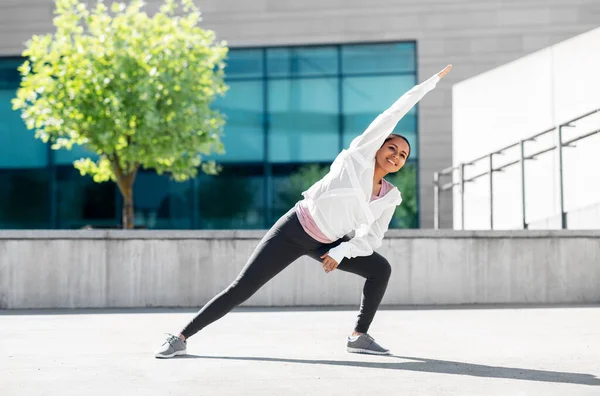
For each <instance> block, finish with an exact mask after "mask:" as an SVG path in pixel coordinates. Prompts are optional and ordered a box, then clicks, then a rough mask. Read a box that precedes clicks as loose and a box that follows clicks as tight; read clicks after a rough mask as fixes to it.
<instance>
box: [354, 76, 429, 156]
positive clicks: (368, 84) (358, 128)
mask: <svg viewBox="0 0 600 396" xmlns="http://www.w3.org/2000/svg"><path fill="white" fill-rule="evenodd" d="M343 81H344V83H343V88H342V92H343V95H344V99H343V107H344V147H348V146H349V145H350V142H351V141H352V139H354V138H355V137H356V136H358V135H360V134H361V133H363V132H364V130H365V129H367V127H368V126H369V124H370V123H371V122H372V121H373V120H374V119H375V118H377V116H378V115H379V114H381V113H382V112H383V111H385V110H386V109H387V108H388V107H389V106H391V105H392V104H393V103H394V102H395V101H396V100H397V99H398V98H399V97H400V96H402V95H403V94H404V93H405V92H406V91H408V90H409V89H411V88H412V87H413V86H414V84H415V77H414V76H383V77H346V78H344V80H343ZM416 126H417V125H416V106H415V107H413V108H412V109H411V110H410V111H409V112H408V114H406V115H405V116H404V117H403V118H402V119H401V120H400V122H398V125H397V126H396V128H395V129H394V132H395V133H399V134H401V135H404V136H406V138H407V139H408V140H409V142H410V144H411V147H412V153H411V155H410V158H411V159H412V158H417V152H418V150H417V146H416V139H415V138H416V132H417V130H416Z"/></svg>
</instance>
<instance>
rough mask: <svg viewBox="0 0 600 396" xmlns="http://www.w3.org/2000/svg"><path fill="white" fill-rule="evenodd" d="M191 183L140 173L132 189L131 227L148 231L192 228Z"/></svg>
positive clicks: (165, 176)
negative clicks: (133, 218) (133, 219)
mask: <svg viewBox="0 0 600 396" xmlns="http://www.w3.org/2000/svg"><path fill="white" fill-rule="evenodd" d="M191 188H192V183H191V181H186V182H175V181H173V180H170V176H167V175H158V174H156V173H154V172H150V171H147V172H140V173H139V174H138V175H137V177H136V179H135V184H134V187H133V202H134V210H135V226H136V227H143V228H152V229H190V228H191V227H192V199H191V198H192V196H191V195H192V194H191V192H192V190H191Z"/></svg>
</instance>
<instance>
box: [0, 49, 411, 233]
mask: <svg viewBox="0 0 600 396" xmlns="http://www.w3.org/2000/svg"><path fill="white" fill-rule="evenodd" d="M21 63H22V60H20V59H15V58H11V59H0V182H2V185H4V186H10V187H6V188H4V189H0V227H4V226H6V227H12V228H28V227H29V228H31V227H34V228H35V227H40V228H43V227H54V228H56V227H58V228H79V227H82V226H84V225H88V224H91V225H93V226H97V227H105V226H106V227H109V226H113V225H114V224H120V222H121V206H120V205H121V198H120V193H119V191H118V189H117V187H116V185H115V184H114V183H94V182H93V180H92V179H91V178H90V177H87V176H80V175H79V173H78V171H77V170H75V169H73V167H72V165H71V164H72V162H73V161H74V160H76V159H78V158H81V157H91V158H93V159H95V158H97V156H96V154H95V153H90V152H88V151H87V150H86V149H85V148H83V147H78V146H75V147H74V148H73V149H72V150H71V151H67V150H59V151H52V156H53V158H51V159H52V161H48V148H47V146H46V145H45V144H44V143H42V142H41V141H40V140H37V139H35V138H34V132H33V131H28V130H27V129H26V128H25V125H24V123H23V121H22V120H21V118H20V113H18V112H15V111H13V110H12V105H11V103H10V100H11V99H12V98H13V97H14V96H15V93H16V89H17V88H18V85H19V81H20V76H19V73H18V71H17V67H18V66H19V65H20V64H21ZM226 64H227V65H226V69H225V74H226V83H227V85H228V86H229V87H230V89H229V91H228V92H226V94H225V97H223V98H216V101H215V103H214V108H215V109H218V110H220V111H221V112H222V113H223V115H224V116H225V120H226V124H225V128H224V136H222V141H223V143H224V146H225V154H223V155H217V154H213V155H212V156H210V157H209V158H207V159H214V160H216V161H217V162H218V163H220V164H222V165H223V166H224V171H223V172H222V173H221V174H220V175H219V176H207V175H204V174H200V175H199V176H198V177H197V178H196V180H193V181H189V182H184V183H176V182H174V181H171V180H169V177H168V176H158V175H156V174H155V173H153V172H152V171H142V172H141V173H140V174H139V175H138V177H137V180H136V184H135V188H134V200H135V205H136V206H135V214H136V226H138V227H147V228H182V229H186V228H190V227H195V228H205V229H232V228H233V229H244V228H246V229H253V228H254V229H256V228H259V229H262V228H264V227H268V226H270V225H271V224H272V223H273V222H274V221H276V220H277V218H278V217H279V216H281V215H282V214H283V213H285V212H286V211H287V210H289V207H291V206H292V205H293V204H294V203H295V202H296V201H297V200H298V199H301V195H300V193H301V190H303V189H305V188H306V187H307V184H311V183H312V182H314V181H316V180H318V179H319V178H320V177H322V173H323V172H326V171H327V169H328V167H329V165H330V163H331V161H332V160H333V159H334V158H335V156H336V155H337V154H338V153H339V152H340V151H341V150H342V149H343V148H345V147H347V146H348V145H349V144H350V141H351V140H352V139H353V138H354V137H356V136H357V135H358V134H360V133H362V132H363V131H364V130H365V129H366V128H367V127H368V125H369V124H370V123H371V122H372V121H373V120H374V119H375V118H376V117H377V115H379V114H380V113H381V112H383V111H384V110H385V109H386V108H387V107H389V106H390V105H391V104H392V103H393V102H394V101H395V100H396V99H398V98H399V97H400V96H401V95H402V94H403V93H404V92H406V91H407V90H408V89H410V88H411V87H412V86H414V85H415V84H416V79H415V78H416V77H415V73H416V71H415V44H414V43H386V44H358V45H328V46H292V47H278V48H244V49H236V48H230V50H229V54H228V58H227V60H226ZM416 128H417V108H416V106H415V107H414V108H413V109H412V110H411V111H410V112H409V113H408V114H407V115H406V116H404V117H403V119H402V120H400V122H399V123H398V126H397V127H396V128H395V132H396V133H401V134H403V135H405V136H406V137H407V138H408V139H409V141H410V142H411V145H412V148H413V152H412V155H411V166H413V168H414V169H413V168H409V167H407V168H406V169H405V170H403V171H402V172H399V173H398V174H396V175H394V177H395V179H390V180H391V181H394V182H397V183H400V184H401V187H402V191H403V196H404V197H405V202H404V204H403V205H401V210H400V212H397V214H396V216H395V217H394V219H393V221H392V224H391V227H401V228H404V227H414V226H415V224H418V222H416V219H418V208H417V205H416V201H415V200H414V199H412V200H411V199H410V197H411V195H412V196H415V197H416V191H418V186H417V180H416V177H415V176H414V175H416V173H415V172H416V168H415V167H416V166H417V165H418V160H417V155H418V139H417V129H416ZM265 139H266V140H265ZM265 143H266V148H267V149H268V158H267V157H266V154H267V153H266V152H265ZM16 148H21V149H23V150H22V151H17V150H16ZM415 160H417V161H415ZM49 162H53V163H54V164H56V165H57V166H56V167H48V163H49ZM36 167H37V168H38V169H32V170H21V168H36ZM3 168H4V171H3V170H2V169H3ZM7 168H8V170H7ZM2 172H4V173H2ZM388 177H392V176H391V175H389V176H388ZM53 181H55V183H56V184H55V185H53V188H52V189H51V188H50V187H51V184H52V183H54V182H53ZM309 182H310V183H309ZM27 186H29V187H27ZM232 186H233V188H234V190H235V194H228V193H226V192H224V191H232V190H231V188H232ZM267 188H268V190H267ZM24 191H29V192H30V194H29V195H28V196H27V197H25V198H23V197H24V194H25V193H24ZM50 191H55V193H54V194H52V195H50V194H49V192H50ZM240 197H244V199H240ZM51 200H54V201H52V202H50V201H51ZM25 207H27V208H29V209H28V210H25V209H23V208H25ZM51 208H54V209H55V214H56V216H50V209H51ZM402 208H404V209H402ZM409 209H410V210H409ZM402 210H404V211H405V212H402ZM407 210H408V212H406V211H407ZM51 221H52V224H51V223H50V222H51Z"/></svg>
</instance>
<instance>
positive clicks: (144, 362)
mask: <svg viewBox="0 0 600 396" xmlns="http://www.w3.org/2000/svg"><path fill="white" fill-rule="evenodd" d="M192 315H193V311H190V310H185V311H182V310H179V311H165V310H162V311H157V310H147V311H77V313H76V314H74V313H72V312H68V311H42V312H10V313H9V312H7V311H0V395H3V396H21V395H23V396H37V395H60V396H70V395H77V396H80V395H86V396H93V395H101V396H106V395H111V396H120V395H127V396H130V395H144V396H153V395H261V396H262V395H344V396H350V395H368V396H374V395H419V396H423V395H460V396H467V395H485V396H492V395H502V396H509V395H510V396H521V395H545V396H551V395H567V394H568V395H596V396H597V395H600V334H599V333H600V307H572V308H527V309H502V308H498V309H422V310H416V309H408V310H402V309H398V310H391V309H387V310H382V311H380V312H379V313H378V314H377V317H376V318H375V322H374V324H373V326H372V329H371V330H372V334H373V336H375V338H376V339H377V340H379V341H380V342H381V343H382V344H384V345H386V346H388V347H389V348H390V349H392V352H393V353H394V354H395V355H394V356H391V357H372V356H361V355H353V354H348V353H346V352H345V337H346V335H347V333H348V331H349V330H350V329H351V326H352V324H353V321H354V317H355V311H353V310H343V309H342V310H298V309H295V310H249V309H239V310H236V311H234V312H232V313H230V314H229V315H227V316H225V317H224V318H223V319H221V320H220V321H218V322H216V323H214V324H213V325H212V326H209V327H208V328H206V329H205V330H204V331H203V332H201V333H198V334H197V335H196V336H195V337H193V338H191V339H190V344H189V347H188V353H189V356H188V357H185V358H178V359H172V360H158V359H155V358H154V357H153V355H152V352H153V350H154V349H155V348H156V347H157V346H159V345H160V343H161V341H162V333H163V332H169V331H176V330H177V329H178V328H179V327H180V326H181V325H183V324H184V323H185V322H186V321H187V320H188V319H189V318H190V317H191V316H192Z"/></svg>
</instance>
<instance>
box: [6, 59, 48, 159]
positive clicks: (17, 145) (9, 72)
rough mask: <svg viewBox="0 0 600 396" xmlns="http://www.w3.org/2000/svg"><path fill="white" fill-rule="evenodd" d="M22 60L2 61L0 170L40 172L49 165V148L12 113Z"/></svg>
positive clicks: (17, 115) (19, 115) (15, 112)
mask: <svg viewBox="0 0 600 396" xmlns="http://www.w3.org/2000/svg"><path fill="white" fill-rule="evenodd" d="M22 63H23V62H22V61H21V60H16V59H0V168H40V167H44V166H46V165H47V164H48V154H47V150H48V148H47V146H46V145H45V144H44V143H43V142H42V141H41V140H38V139H36V138H35V132H34V131H30V130H28V129H27V128H26V127H25V122H24V121H23V120H22V119H21V112H20V111H14V110H13V109H12V103H11V101H12V99H14V98H15V96H16V94H17V89H18V87H19V84H20V81H21V77H20V75H19V72H18V70H17V68H18V67H19V66H20V65H21V64H22Z"/></svg>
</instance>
